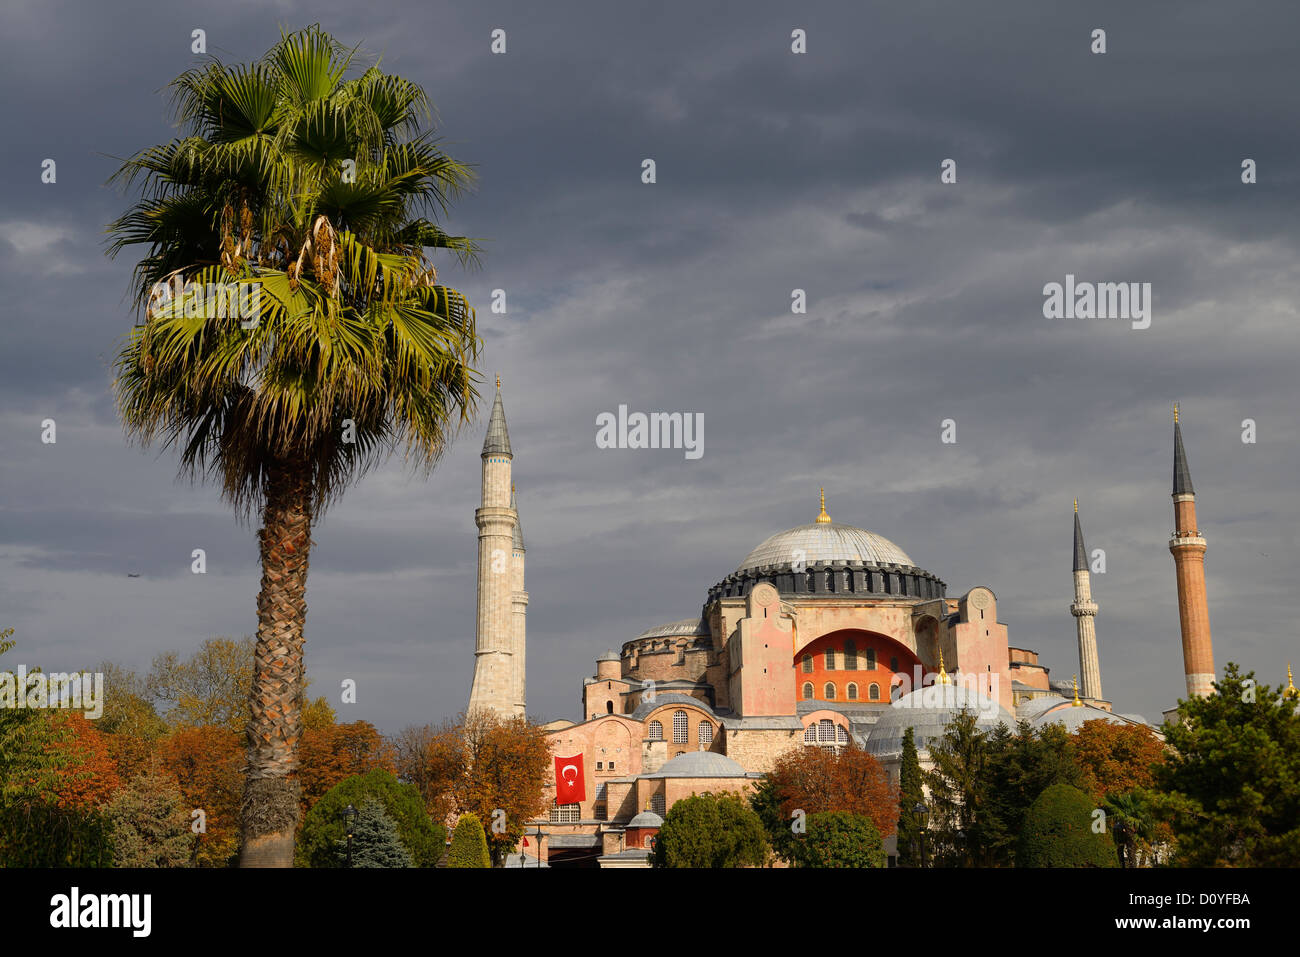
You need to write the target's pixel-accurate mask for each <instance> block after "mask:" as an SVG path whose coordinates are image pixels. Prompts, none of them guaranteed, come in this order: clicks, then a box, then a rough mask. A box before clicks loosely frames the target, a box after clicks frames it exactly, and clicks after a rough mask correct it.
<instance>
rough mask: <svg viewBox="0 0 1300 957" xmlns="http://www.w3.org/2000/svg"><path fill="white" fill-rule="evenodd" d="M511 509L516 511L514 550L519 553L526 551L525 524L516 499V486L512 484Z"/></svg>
mask: <svg viewBox="0 0 1300 957" xmlns="http://www.w3.org/2000/svg"><path fill="white" fill-rule="evenodd" d="M510 507H511V508H512V509H514V510H515V540H514V548H515V551H517V552H522V551H523V550H524V523H523V522H522V521H521V520H520V518H519V500H518V499H517V498H516V497H515V485H514V483H513V482H511V483H510Z"/></svg>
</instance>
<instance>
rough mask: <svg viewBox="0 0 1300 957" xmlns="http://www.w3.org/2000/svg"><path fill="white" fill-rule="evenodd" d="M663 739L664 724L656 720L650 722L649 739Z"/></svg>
mask: <svg viewBox="0 0 1300 957" xmlns="http://www.w3.org/2000/svg"><path fill="white" fill-rule="evenodd" d="M663 739H664V726H663V725H662V724H660V723H659V722H658V721H651V722H650V740H651V741H662V740H663Z"/></svg>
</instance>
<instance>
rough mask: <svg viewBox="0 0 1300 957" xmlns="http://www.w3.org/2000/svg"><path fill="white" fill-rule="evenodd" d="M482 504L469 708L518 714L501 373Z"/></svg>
mask: <svg viewBox="0 0 1300 957" xmlns="http://www.w3.org/2000/svg"><path fill="white" fill-rule="evenodd" d="M482 458H483V496H482V501H483V504H482V505H481V506H480V507H479V509H478V510H477V511H476V512H475V513H474V521H475V522H476V523H477V525H478V634H477V638H476V640H475V644H474V684H473V686H472V687H471V688H470V692H469V710H470V711H473V710H475V709H477V708H487V709H490V710H492V711H495V712H496V713H497V714H498V715H500V716H502V717H511V716H513V715H514V714H516V713H517V705H518V704H519V701H520V698H521V695H520V693H519V692H517V691H516V688H515V674H516V672H515V664H514V614H513V609H512V607H511V606H512V603H513V596H512V592H513V587H512V586H513V582H512V580H511V579H512V574H511V573H512V569H511V564H512V560H511V554H512V551H513V547H512V546H513V543H514V531H515V511H514V509H513V508H511V507H510V468H511V463H512V462H513V460H514V454H513V453H512V452H511V451H510V434H509V432H507V431H506V412H505V407H504V406H503V405H502V404H501V378H500V377H499V376H498V377H497V394H496V400H495V401H494V402H493V403H492V416H491V418H490V419H489V420H488V431H487V438H485V439H484V440H483V455H482Z"/></svg>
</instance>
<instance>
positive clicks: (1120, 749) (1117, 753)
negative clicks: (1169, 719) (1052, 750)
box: [1074, 720, 1165, 802]
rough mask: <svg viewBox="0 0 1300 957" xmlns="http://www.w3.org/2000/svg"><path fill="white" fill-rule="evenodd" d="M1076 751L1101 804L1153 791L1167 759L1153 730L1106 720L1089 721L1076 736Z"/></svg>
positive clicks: (1087, 779)
mask: <svg viewBox="0 0 1300 957" xmlns="http://www.w3.org/2000/svg"><path fill="white" fill-rule="evenodd" d="M1074 749H1075V760H1076V761H1077V762H1078V764H1079V767H1080V768H1082V769H1083V774H1084V779H1085V781H1086V782H1087V787H1088V791H1089V792H1090V793H1091V794H1092V796H1093V797H1094V798H1096V800H1097V801H1099V802H1100V801H1104V800H1105V799H1106V798H1108V797H1110V796H1112V795H1115V794H1122V793H1123V792H1125V791H1131V790H1132V789H1133V788H1150V787H1151V786H1152V784H1153V783H1154V781H1155V768H1156V766H1157V765H1158V764H1161V763H1162V762H1163V761H1164V759H1165V746H1164V745H1163V744H1161V743H1160V739H1159V738H1157V737H1156V736H1155V735H1154V734H1153V733H1152V732H1151V729H1150V728H1147V727H1145V726H1143V725H1136V724H1112V723H1110V722H1109V721H1105V720H1099V721H1085V722H1084V723H1083V726H1082V727H1080V728H1079V730H1078V731H1076V732H1075V733H1074Z"/></svg>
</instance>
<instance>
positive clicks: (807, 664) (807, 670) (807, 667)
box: [803, 655, 813, 675]
mask: <svg viewBox="0 0 1300 957" xmlns="http://www.w3.org/2000/svg"><path fill="white" fill-rule="evenodd" d="M812 670H813V662H812V655H804V656H803V673H804V674H806V675H810V674H812Z"/></svg>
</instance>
